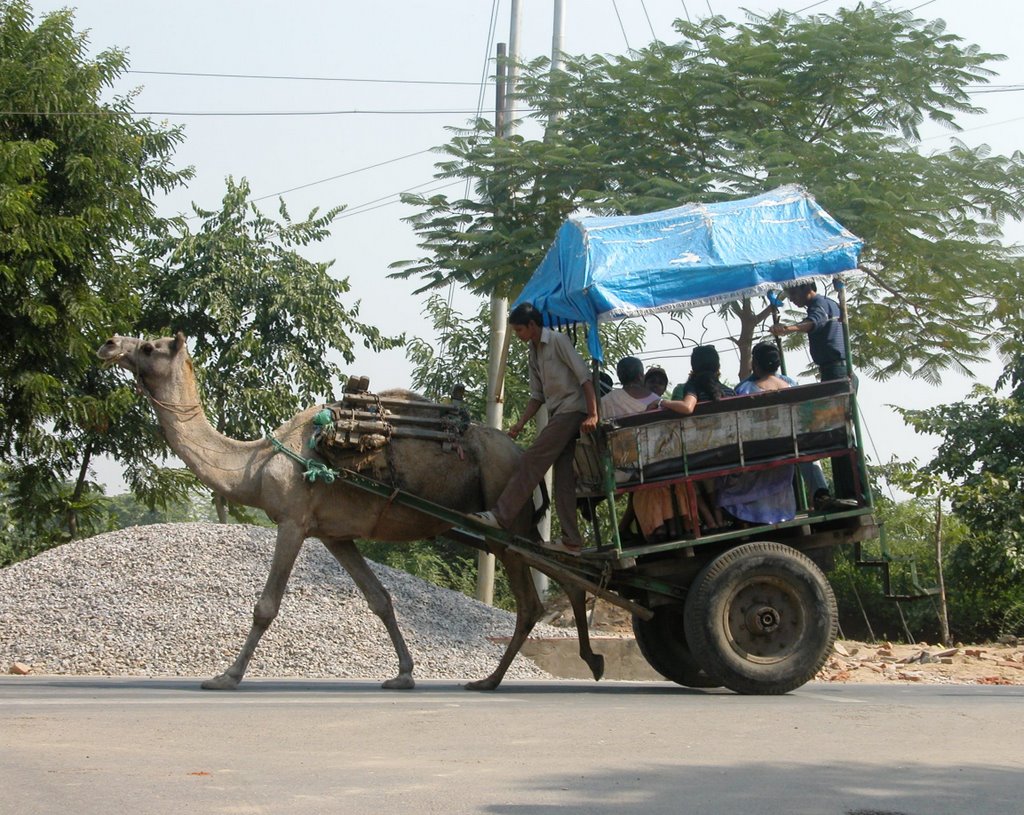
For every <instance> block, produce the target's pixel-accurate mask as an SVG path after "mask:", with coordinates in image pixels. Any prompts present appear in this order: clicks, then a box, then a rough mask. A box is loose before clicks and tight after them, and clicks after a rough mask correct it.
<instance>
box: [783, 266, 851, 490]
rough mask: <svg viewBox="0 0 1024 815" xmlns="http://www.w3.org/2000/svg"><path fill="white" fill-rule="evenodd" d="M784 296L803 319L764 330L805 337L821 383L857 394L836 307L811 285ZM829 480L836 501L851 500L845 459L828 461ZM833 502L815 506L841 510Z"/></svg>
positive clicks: (804, 284) (811, 283) (792, 290)
mask: <svg viewBox="0 0 1024 815" xmlns="http://www.w3.org/2000/svg"><path fill="white" fill-rule="evenodd" d="M786 296H787V297H788V298H789V299H790V301H791V302H792V303H793V304H794V305H797V306H800V308H805V309H807V316H806V317H805V318H804V319H803V320H801V321H800V322H798V323H775V324H774V325H773V326H771V327H770V328H769V329H768V330H769V331H770V332H771V333H772V334H773V335H774V336H776V337H781V336H783V335H784V334H795V333H800V334H807V342H808V345H809V346H810V352H811V359H812V360H813V361H814V364H815V365H817V366H818V371H819V373H820V376H821V381H822V382H828V381H830V380H835V379H850V380H851V384H852V386H853V389H854V392H856V390H857V380H856V377H850V369H849V366H848V365H847V360H846V339H845V337H844V336H843V318H842V311H841V310H840V308H839V304H838V303H836V302H835V300H831V299H829V298H828V297H826V296H825V295H824V294H818V287H817V285H816V284H815V283H814V281H811V282H810V283H802V284H800V285H799V286H790V287H788V288H787V289H786ZM832 479H833V481H834V482H835V492H836V497H837V498H838V499H855V498H856V497H857V495H856V493H857V490H856V488H855V487H854V484H855V481H854V475H853V463H852V462H851V461H850V458H849V457H848V456H837V457H836V458H833V459H832ZM835 503H836V502H835V501H833V500H832V499H831V497H830V496H827V495H822V496H816V500H815V504H816V505H820V506H821V508H837V509H839V508H842V507H843V502H842V501H840V502H839V504H840V505H839V506H838V507H832V506H830V505H832V504H835Z"/></svg>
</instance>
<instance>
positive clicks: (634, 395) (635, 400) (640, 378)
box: [601, 357, 658, 419]
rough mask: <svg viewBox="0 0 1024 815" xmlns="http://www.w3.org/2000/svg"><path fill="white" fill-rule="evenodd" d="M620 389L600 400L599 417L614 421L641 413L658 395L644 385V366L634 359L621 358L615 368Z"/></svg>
mask: <svg viewBox="0 0 1024 815" xmlns="http://www.w3.org/2000/svg"><path fill="white" fill-rule="evenodd" d="M615 373H616V374H617V375H618V377H619V383H620V384H621V385H622V387H621V388H615V389H614V390H612V391H610V392H609V393H607V394H606V395H605V396H603V397H602V398H601V416H602V417H604V418H605V419H614V418H616V417H618V416H628V415H629V414H631V413H643V412H644V411H645V410H647V408H648V407H649V406H650V405H651V403H652V402H657V401H658V395H657V394H656V393H653V392H652V391H651V389H650V388H648V387H647V385H645V384H644V364H643V363H642V362H641V361H640V360H639V359H637V358H636V357H623V358H622V359H620V360H619V364H618V365H617V366H616V368H615Z"/></svg>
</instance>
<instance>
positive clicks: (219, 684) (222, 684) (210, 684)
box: [202, 674, 241, 690]
mask: <svg viewBox="0 0 1024 815" xmlns="http://www.w3.org/2000/svg"><path fill="white" fill-rule="evenodd" d="M240 681H241V680H238V679H235V678H234V677H233V676H228V675H227V674H221V675H220V676H215V677H213V679H207V680H206V681H205V682H203V684H202V688H203V690H234V689H235V688H237V687H238V683H239V682H240Z"/></svg>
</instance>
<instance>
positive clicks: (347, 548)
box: [324, 540, 416, 690]
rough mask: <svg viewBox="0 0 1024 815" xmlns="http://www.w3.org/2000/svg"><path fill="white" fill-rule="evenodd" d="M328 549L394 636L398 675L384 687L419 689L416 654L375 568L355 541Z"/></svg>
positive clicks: (327, 543) (331, 543)
mask: <svg viewBox="0 0 1024 815" xmlns="http://www.w3.org/2000/svg"><path fill="white" fill-rule="evenodd" d="M324 546H326V547H327V548H328V550H329V551H330V553H331V554H332V555H334V557H335V559H336V560H337V561H338V563H340V564H341V566H342V568H343V569H345V571H347V572H348V573H349V574H350V575H352V580H354V581H355V584H356V585H357V586H358V587H359V590H360V591H361V592H362V593H363V596H364V597H365V598H366V602H367V605H369V606H370V610H371V611H373V613H374V614H376V615H377V616H378V617H380V618H381V620H382V621H383V622H384V627H385V628H387V630H388V634H389V635H390V636H391V644H392V645H394V646H395V653H396V654H397V656H398V676H396V677H395V678H394V679H389V680H387V681H386V682H385V683H384V684H383V685H382V687H384V688H388V689H396V688H397V689H400V690H404V689H407V688H412V687H415V685H416V682H415V681H414V680H413V678H412V654H410V653H409V649H408V648H407V647H406V645H405V638H404V637H403V636H402V632H401V631H400V630H399V629H398V620H396V619H395V608H394V605H393V604H392V602H391V595H390V594H388V590H387V589H385V588H384V586H382V585H381V582H380V581H379V580H378V579H377V575H375V574H374V573H373V569H371V568H370V565H369V564H368V563H367V562H366V558H364V557H363V555H362V553H361V552H360V551H359V549H357V548H356V545H355V544H354V543H352V541H326V540H325V541H324Z"/></svg>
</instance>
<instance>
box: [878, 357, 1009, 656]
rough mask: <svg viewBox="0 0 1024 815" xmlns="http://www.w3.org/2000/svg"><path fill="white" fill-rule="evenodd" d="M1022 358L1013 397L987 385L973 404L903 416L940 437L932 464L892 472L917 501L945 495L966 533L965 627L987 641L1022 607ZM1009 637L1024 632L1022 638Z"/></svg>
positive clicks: (954, 566) (954, 560)
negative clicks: (978, 632)
mask: <svg viewBox="0 0 1024 815" xmlns="http://www.w3.org/2000/svg"><path fill="white" fill-rule="evenodd" d="M1021 370H1024V355H1020V354H1018V355H1017V356H1015V357H1014V358H1013V360H1011V362H1010V363H1009V365H1008V366H1007V369H1006V372H1005V374H1004V375H1003V377H1001V380H1000V383H1001V384H1009V385H1010V386H1011V388H1012V390H1011V392H1010V394H1009V395H1008V396H1000V395H998V393H997V392H996V391H993V390H992V389H990V388H986V387H983V386H981V385H978V386H975V389H974V391H973V393H972V394H971V396H970V397H968V398H967V399H965V400H963V401H961V402H957V403H954V404H947V405H939V406H938V407H934V408H928V409H926V410H901V411H900V413H901V415H902V416H903V418H904V420H905V421H906V422H907V423H908V424H909V425H910V426H911V427H912V428H913V429H914V430H915V431H916V432H919V433H928V434H934V435H937V436H939V437H940V439H941V441H940V443H939V446H938V449H937V451H936V454H935V456H934V458H933V459H932V460H931V461H930V462H929V463H928V464H926V465H925V466H924V467H920V466H918V464H917V462H909V463H904V464H902V465H899V464H897V465H893V466H892V467H890V468H889V471H890V472H889V477H890V478H891V479H892V480H893V481H894V482H895V483H897V484H899V485H900V486H902V487H903V488H904V489H907V490H910V491H912V492H914V493H916V494H918V495H925V494H929V493H931V494H935V493H938V494H941V495H942V497H943V498H944V499H946V500H948V501H949V503H950V505H951V507H952V511H953V513H954V514H955V516H956V517H957V518H958V519H959V520H960V521H961V522H962V523H963V524H964V525H965V527H966V529H967V530H968V532H967V535H966V538H965V544H964V545H962V546H961V547H959V548H958V549H956V550H955V551H954V552H953V553H951V556H950V565H949V579H950V580H952V581H954V582H958V583H959V585H960V586H961V592H962V594H961V596H960V598H959V600H960V602H961V603H962V605H963V608H962V610H961V618H960V623H961V624H962V625H968V626H970V627H973V628H974V629H975V630H976V631H984V632H985V633H986V634H987V635H989V636H994V635H996V634H998V633H1004V632H1002V630H1001V627H1002V625H1003V622H1004V618H1005V615H1006V613H1007V611H1008V610H1010V609H1012V608H1024V497H1022V492H1021V490H1022V487H1024V389H1022V388H1021V380H1020V376H1019V374H1020V371H1021ZM1011 633H1018V632H1016V631H1014V632H1011Z"/></svg>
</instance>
